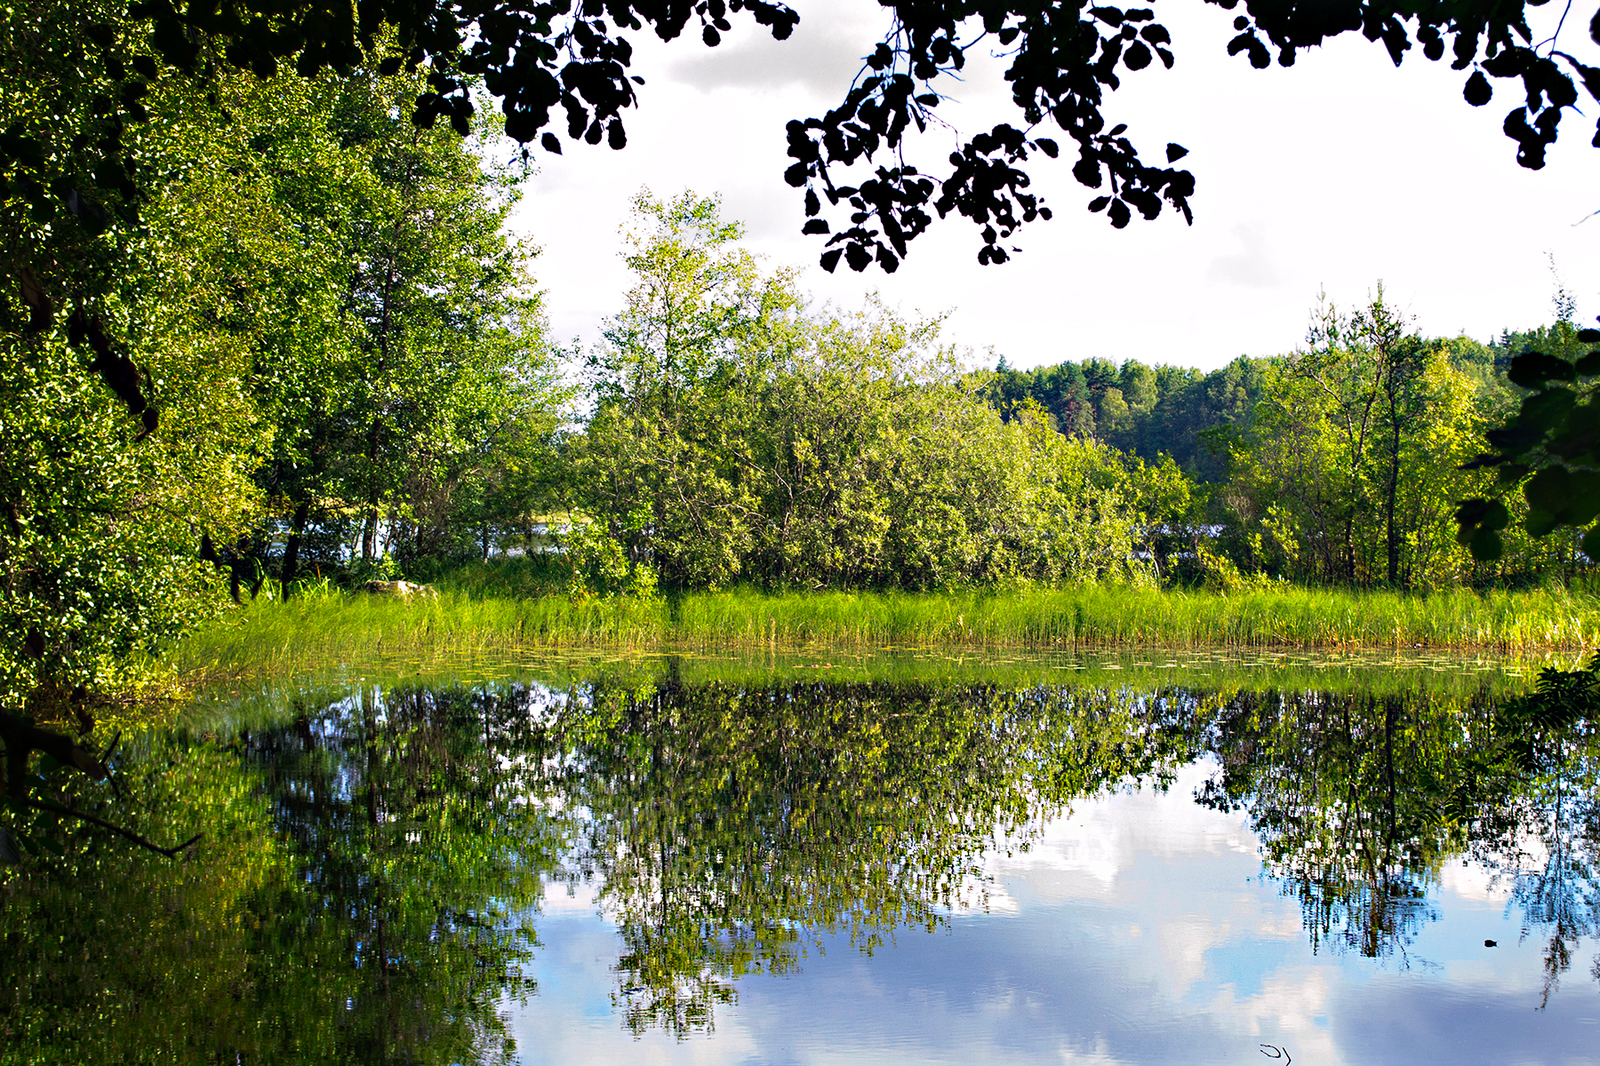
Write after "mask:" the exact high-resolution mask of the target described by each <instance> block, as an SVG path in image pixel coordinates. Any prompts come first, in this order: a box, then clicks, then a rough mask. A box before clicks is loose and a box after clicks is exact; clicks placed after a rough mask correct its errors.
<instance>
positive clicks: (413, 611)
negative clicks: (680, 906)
mask: <svg viewBox="0 0 1600 1066" xmlns="http://www.w3.org/2000/svg"><path fill="white" fill-rule="evenodd" d="M1597 644H1600V597H1595V596H1593V595H1590V594H1587V593H1573V592H1567V591H1564V590H1560V589H1539V590H1532V591H1527V592H1499V591H1496V592H1490V593H1486V594H1482V595H1480V594H1477V593H1473V592H1469V591H1455V592H1449V593H1442V594H1437V595H1432V596H1412V595H1405V594H1401V593H1391V592H1343V591H1333V590H1314V589H1286V590H1282V591H1268V592H1252V593H1245V594H1238V595H1221V594H1217V593H1210V592H1187V591H1175V590H1159V589H1144V588H1125V587H1115V586H1086V587H1081V588H1066V589H1024V590H1016V591H1007V592H971V593H928V594H913V593H792V594H781V595H765V594H761V593H756V592H750V591H733V592H716V593H704V594H698V595H690V596H685V597H682V598H680V599H677V600H672V601H669V600H665V599H629V598H619V599H611V600H590V601H587V602H583V603H573V602H572V601H570V600H569V599H567V598H566V597H563V596H548V595H547V596H536V597H526V598H515V597H497V596H493V595H486V594H484V593H483V592H482V591H475V592H467V591H460V590H451V589H449V588H446V590H445V591H444V592H443V593H442V594H441V595H440V596H439V598H438V599H430V600H418V601H414V602H410V603H404V602H400V601H397V600H392V599H385V598H379V597H371V596H366V595H362V594H357V595H344V594H341V593H337V592H328V591H323V592H313V593H309V594H306V595H304V596H301V597H299V598H296V599H294V600H291V601H289V602H288V603H270V602H262V603H257V604H254V605H252V606H250V607H247V608H245V609H243V610H240V611H237V612H234V613H232V614H230V615H228V616H226V617H224V618H223V619H222V620H220V621H219V622H217V623H216V624H214V625H212V626H210V627H208V628H206V629H204V630H202V631H201V632H199V633H196V634H193V635H192V636H190V637H189V638H188V639H186V640H185V641H183V642H182V643H181V644H179V645H178V646H177V647H175V648H173V649H171V650H170V652H169V654H168V656H167V662H168V664H169V665H170V666H173V667H176V669H177V670H178V671H179V672H180V674H183V675H185V676H191V677H204V676H208V675H239V674H261V675H272V676H282V675H284V674H285V673H292V672H295V671H298V670H302V669H310V668H312V667H313V666H316V667H319V668H320V667H326V666H328V665H330V664H333V665H336V664H361V663H365V662H374V663H375V662H380V661H381V662H388V663H418V664H422V663H425V662H438V661H443V660H483V659H494V658H504V659H508V660H511V659H516V658H519V657H521V658H526V657H528V656H530V655H536V654H537V653H539V652H541V651H549V650H552V649H561V648H580V647H582V648H597V649H612V650H620V651H627V650H630V649H631V650H635V651H643V650H650V649H659V648H664V647H670V648H678V649H683V650H688V651H702V652H705V651H717V650H726V651H739V652H745V653H749V652H754V651H757V650H760V649H766V650H768V651H772V650H777V649H807V648H813V649H815V648H826V649H884V648H945V649H951V650H957V651H963V652H966V651H971V652H994V651H999V650H1003V649H1007V648H1016V649H1042V650H1071V649H1082V648H1118V647H1122V648H1131V647H1164V648H1200V647H1224V648H1254V649H1264V648H1299V649H1328V650H1353V649H1374V650H1384V649H1386V650H1396V649H1437V650H1450V651H1457V652H1492V653H1496V654H1517V655H1530V654H1538V653H1545V652H1549V651H1554V650H1561V651H1568V652H1579V651H1582V650H1584V649H1588V648H1592V647H1594V646H1596V645H1597Z"/></svg>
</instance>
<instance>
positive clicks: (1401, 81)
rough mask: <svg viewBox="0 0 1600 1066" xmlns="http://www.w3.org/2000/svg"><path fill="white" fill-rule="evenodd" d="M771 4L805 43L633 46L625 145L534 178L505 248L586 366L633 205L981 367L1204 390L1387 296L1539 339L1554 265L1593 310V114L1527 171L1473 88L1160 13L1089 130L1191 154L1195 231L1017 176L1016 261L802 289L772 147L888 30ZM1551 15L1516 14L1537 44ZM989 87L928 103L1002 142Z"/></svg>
mask: <svg viewBox="0 0 1600 1066" xmlns="http://www.w3.org/2000/svg"><path fill="white" fill-rule="evenodd" d="M792 2H793V3H794V6H795V7H796V8H797V9H798V10H799V12H800V14H801V22H800V26H799V28H798V29H797V30H796V32H795V34H794V36H793V37H792V38H791V39H790V40H788V41H785V42H774V41H772V40H771V39H770V38H769V37H768V36H767V35H766V32H765V31H764V30H761V29H759V28H758V27H756V26H754V25H753V23H751V22H750V21H749V20H748V19H747V18H741V17H739V16H734V17H733V18H734V23H735V29H736V31H737V32H735V33H734V34H732V35H728V36H726V37H725V38H724V42H723V44H722V45H721V46H719V47H717V48H715V49H710V48H706V47H705V46H704V45H702V44H701V43H700V42H699V41H698V40H697V39H693V38H692V37H691V38H685V39H682V40H679V41H677V42H674V43H672V44H669V45H661V44H659V43H657V42H656V41H655V39H654V37H653V36H651V35H649V34H632V35H630V38H629V39H630V40H631V41H633V42H634V44H635V46H636V49H637V55H638V62H637V67H636V71H637V73H639V74H641V75H642V76H644V77H645V79H646V81H647V84H646V85H645V86H644V87H643V88H642V89H640V91H639V95H640V102H641V105H642V106H641V108H640V109H639V110H638V111H635V112H632V113H630V114H629V115H628V132H629V143H628V146H627V148H626V149H624V150H623V151H621V152H614V151H611V150H610V149H609V148H606V147H604V146H600V147H589V146H587V145H572V144H570V143H569V144H568V145H567V147H566V155H565V156H564V157H560V158H557V157H553V156H548V155H543V154H541V158H542V163H541V170H540V172H539V173H538V174H537V175H536V176H534V177H533V178H532V179H531V180H530V181H529V184H528V188H527V195H526V198H525V199H524V201H523V203H522V204H521V205H520V206H519V207H518V209H517V212H516V214H515V215H514V218H513V228H514V229H515V230H516V232H517V233H519V234H520V235H523V236H526V237H527V238H529V239H530V240H532V241H533V242H535V243H537V244H538V245H540V246H541V247H542V249H543V251H542V253H541V255H540V257H539V260H538V261H537V275H538V278H539V283H540V285H541V287H542V288H543V289H544V290H545V291H546V294H547V306H548V311H549V316H550V320H551V323H552V326H553V328H554V331H555V333H556V336H557V338H558V339H559V340H560V342H561V343H563V344H571V343H572V342H573V341H574V340H580V339H581V340H582V341H584V342H592V341H593V340H594V339H596V338H597V336H598V334H599V329H600V324H601V322H602V320H603V319H604V318H605V316H607V315H609V314H613V313H615V312H616V311H617V310H618V308H619V307H620V305H621V301H622V298H623V294H624V293H625V292H626V290H627V288H628V286H629V279H628V275H627V272H626V270H625V269H624V268H623V266H622V263H621V261H620V258H619V253H620V250H621V247H622V244H621V238H620V234H619V227H620V226H621V225H622V224H623V222H624V221H625V219H626V217H627V211H628V202H629V199H630V198H631V197H632V196H633V194H634V193H636V192H638V191H639V189H640V188H641V187H643V186H648V187H649V188H650V189H651V190H652V191H653V192H655V193H656V194H658V195H660V196H670V195H674V194H676V193H678V192H681V191H682V190H684V189H686V188H689V189H693V190H695V191H696V192H699V193H702V194H711V193H716V194H720V195H721V197H722V199H723V203H724V208H725V214H726V215H727V216H728V217H731V218H737V219H740V220H742V221H743V222H744V223H745V224H746V226H747V233H748V243H749V246H750V247H751V248H752V249H753V250H755V251H757V252H760V253H762V254H764V255H765V256H767V258H768V262H770V263H771V264H773V265H774V266H778V265H786V266H796V267H802V268H804V269H803V270H802V272H801V275H800V278H801V287H802V288H803V289H804V290H806V291H809V292H810V293H812V294H813V295H814V296H815V297H816V298H817V299H818V300H819V301H820V300H831V301H833V302H834V303H836V304H839V305H842V306H846V307H855V306H857V305H859V303H860V302H861V300H862V299H863V297H864V296H865V295H866V294H867V293H870V292H873V291H877V292H878V293H880V294H881V295H882V297H883V298H884V299H885V300H886V301H887V302H888V303H889V304H890V305H892V306H897V307H899V308H900V309H901V310H902V311H903V312H905V313H907V314H915V313H918V312H920V313H922V314H929V315H931V314H947V316H948V317H947V320H946V326H945V330H944V339H945V340H946V341H949V342H953V343H956V344H959V345H963V346H965V347H968V348H970V349H971V350H972V356H971V361H972V362H974V363H977V364H983V365H993V363H994V360H995V358H996V357H997V356H999V355H1004V356H1005V358H1006V359H1007V360H1008V361H1009V362H1010V363H1011V364H1012V365H1014V366H1033V365H1038V364H1043V363H1055V362H1060V361H1062V360H1065V359H1074V360H1076V359H1085V358H1088V357H1091V356H1100V357H1105V358H1111V359H1114V360H1118V361H1120V360H1123V359H1128V358H1137V359H1141V360H1144V361H1146V362H1152V363H1154V362H1166V363H1176V364H1182V365H1192V366H1199V367H1204V368H1207V369H1209V368H1213V367H1216V366H1219V365H1221V364H1223V363H1226V362H1227V361H1228V360H1230V359H1232V358H1234V357H1235V356H1238V355H1269V354H1273V353H1277V352H1282V351H1287V350H1290V349H1292V348H1293V347H1294V346H1295V345H1296V344H1298V343H1300V342H1301V341H1302V340H1303V338H1304V336H1305V330H1306V324H1307V322H1308V317H1309V312H1310V309H1311V307H1312V306H1313V304H1314V303H1315V302H1316V298H1317V294H1318V292H1319V291H1324V290H1325V291H1326V292H1327V294H1328V296H1329V297H1330V298H1331V299H1332V300H1334V301H1335V302H1336V303H1339V304H1345V305H1349V304H1353V303H1356V302H1359V301H1361V300H1363V299H1365V298H1366V297H1367V295H1368V293H1369V292H1370V291H1371V290H1372V288H1373V286H1374V285H1375V283H1376V282H1378V281H1379V280H1380V279H1381V280H1382V281H1383V282H1384V284H1385V288H1386V290H1387V292H1388V295H1389V297H1390V299H1391V300H1392V301H1393V302H1395V303H1397V304H1398V305H1399V306H1400V307H1402V308H1403V309H1404V310H1406V311H1407V312H1409V314H1411V315H1412V316H1414V318H1415V323H1416V326H1417V328H1419V329H1421V330H1422V331H1423V332H1424V333H1427V334H1452V335H1453V334H1456V333H1459V332H1465V333H1467V334H1468V335H1470V336H1473V337H1476V338H1478V339H1480V340H1487V339H1489V338H1490V337H1492V336H1494V335H1496V334H1498V332H1499V331H1500V330H1501V329H1502V328H1508V327H1509V328H1513V329H1517V328H1527V327H1529V326H1532V325H1536V324H1541V323H1545V322H1548V321H1549V320H1550V319H1551V318H1552V310H1551V308H1552V299H1551V298H1552V294H1553V291H1554V287H1555V282H1554V280H1553V278H1552V275H1551V270H1550V264H1549V259H1550V257H1553V258H1554V262H1555V265H1556V267H1557V269H1558V270H1559V272H1560V275H1561V278H1562V280H1563V282H1564V283H1565V285H1566V287H1567V289H1568V290H1569V291H1570V292H1571V293H1572V295H1573V296H1575V297H1576V299H1577V301H1578V310H1579V315H1580V316H1581V317H1582V318H1584V319H1585V320H1588V319H1592V318H1593V316H1594V315H1595V314H1596V313H1597V312H1600V256H1597V255H1595V254H1594V249H1595V247H1596V245H1597V244H1600V218H1597V219H1595V220H1593V221H1591V222H1587V223H1585V224H1583V225H1575V223H1577V222H1579V220H1580V219H1583V218H1584V217H1585V216H1587V215H1588V214H1589V213H1590V212H1593V211H1595V210H1597V209H1600V181H1597V180H1596V178H1597V177H1600V150H1597V149H1594V148H1591V147H1589V141H1590V139H1591V138H1592V137H1593V136H1594V121H1595V120H1594V116H1592V115H1590V116H1588V117H1584V116H1580V115H1576V114H1572V113H1570V112H1569V114H1568V115H1567V116H1566V118H1565V120H1564V122H1563V129H1562V137H1561V141H1560V143H1558V144H1557V146H1556V147H1555V149H1554V150H1553V151H1552V152H1551V154H1550V162H1549V164H1548V165H1547V166H1546V167H1545V169H1544V170H1542V171H1527V170H1523V169H1522V168H1520V167H1518V166H1517V164H1516V161H1515V151H1516V146H1515V144H1514V143H1513V142H1512V141H1510V140H1509V139H1507V138H1506V137H1505V136H1504V135H1503V134H1502V133H1501V132H1500V124H1501V122H1502V121H1503V119H1504V117H1505V113H1506V111H1507V110H1508V109H1509V108H1510V107H1511V106H1512V102H1513V94H1512V93H1511V91H1510V89H1511V86H1510V85H1509V84H1506V83H1501V82H1498V81H1497V82H1496V83H1495V85H1496V94H1495V98H1494V100H1493V101H1492V102H1491V103H1490V104H1489V105H1488V106H1486V107H1483V108H1472V107H1469V106H1468V105H1467V104H1466V103H1465V102H1464V101H1463V100H1462V98H1461V88H1462V85H1463V84H1464V82H1465V80H1466V72H1456V71H1452V70H1450V69H1449V67H1448V64H1447V63H1444V62H1440V63H1429V62H1428V61H1426V60H1425V59H1423V58H1422V56H1421V54H1420V50H1413V52H1412V53H1410V55H1409V56H1408V58H1407V60H1406V63H1405V65H1404V66H1403V67H1401V68H1400V69H1398V70H1397V69H1396V68H1394V67H1393V66H1392V64H1391V63H1390V62H1389V60H1388V57H1387V54H1386V53H1385V51H1384V50H1383V49H1382V48H1381V47H1380V46H1378V45H1373V44H1370V43H1368V42H1367V41H1365V40H1363V39H1361V38H1360V37H1359V35H1346V36H1345V37H1344V38H1340V39H1338V40H1336V41H1335V42H1333V44H1332V45H1330V46H1329V47H1326V48H1323V49H1319V50H1316V51H1313V52H1312V53H1310V54H1304V53H1303V54H1302V56H1301V58H1300V60H1299V61H1298V62H1297V64H1296V65H1295V66H1294V67H1293V68H1291V69H1288V70H1282V69H1279V68H1277V67H1273V68H1271V69H1269V70H1266V71H1258V70H1254V69H1252V68H1251V67H1250V65H1249V63H1248V61H1247V60H1246V59H1245V58H1244V57H1243V56H1237V57H1229V56H1228V55H1227V54H1226V44H1227V41H1228V39H1229V38H1230V37H1231V36H1232V31H1231V28H1230V25H1229V22H1230V20H1231V18H1232V15H1233V13H1231V12H1227V11H1223V10H1220V9H1218V8H1215V7H1212V6H1210V5H1206V4H1202V3H1200V2H1199V0H1181V2H1174V0H1166V2H1164V3H1159V4H1156V5H1155V10H1156V15H1157V18H1158V20H1159V21H1161V22H1163V23H1164V24H1165V25H1166V26H1167V27H1168V28H1169V29H1170V30H1171V31H1172V35H1173V38H1174V51H1175V52H1176V54H1177V64H1176V65H1175V66H1174V68H1173V69H1172V70H1171V71H1165V70H1162V69H1161V68H1160V65H1159V64H1155V65H1153V66H1152V67H1150V68H1147V69H1145V70H1144V71H1141V72H1138V73H1137V74H1127V73H1125V75H1124V81H1123V87H1122V88H1121V89H1120V90H1118V91H1117V92H1115V93H1112V94H1111V95H1110V98H1109V99H1108V102H1107V105H1106V108H1105V111H1106V114H1107V116H1108V118H1109V119H1110V120H1111V121H1113V122H1126V123H1128V124H1129V127H1130V129H1129V136H1130V137H1132V138H1133V139H1134V142H1135V144H1137V145H1138V146H1139V147H1140V148H1141V150H1142V152H1143V154H1144V155H1145V157H1146V158H1148V159H1150V160H1152V161H1158V160H1160V159H1161V158H1162V156H1161V149H1162V147H1163V146H1164V145H1165V144H1166V143H1167V142H1168V141H1176V142H1178V143H1180V144H1182V145H1184V146H1185V147H1187V148H1188V149H1189V150H1190V155H1189V156H1188V157H1187V158H1185V159H1184V160H1183V163H1182V165H1183V166H1186V167H1188V168H1189V169H1190V170H1191V171H1192V172H1193V173H1194V174H1195V177H1196V179H1197V186H1198V187H1197V192H1196V195H1195V197H1194V199H1193V201H1192V202H1193V206H1194V211H1195V222H1194V225H1193V226H1185V225H1184V223H1183V220H1182V218H1181V216H1178V215H1176V214H1174V213H1172V212H1170V211H1169V212H1164V213H1163V215H1162V217H1161V218H1159V219H1158V220H1156V221H1155V222H1145V221H1143V220H1142V219H1140V218H1138V217H1137V215H1136V216H1135V219H1134V221H1133V223H1132V224H1131V225H1130V226H1129V227H1128V228H1127V229H1125V230H1121V231H1118V230H1113V229H1112V228H1111V227H1110V225H1109V224H1108V223H1107V222H1106V221H1105V218H1104V216H1101V215H1091V214H1089V213H1088V212H1087V211H1086V210H1085V205H1086V204H1087V202H1088V201H1089V200H1090V199H1091V198H1092V197H1093V196H1094V195H1095V193H1094V192H1092V191H1090V190H1089V189H1087V188H1085V187H1083V186H1081V185H1078V184H1077V183H1076V182H1075V181H1074V180H1073V178H1072V176H1071V174H1070V173H1069V169H1068V167H1069V164H1065V163H1063V162H1060V161H1056V162H1051V161H1048V160H1044V159H1042V158H1040V159H1038V160H1037V163H1036V165H1034V166H1032V168H1031V170H1030V173H1031V174H1032V176H1033V178H1034V182H1035V188H1036V190H1037V191H1038V192H1040V193H1041V194H1042V195H1043V196H1044V197H1045V200H1046V202H1047V203H1048V204H1049V205H1050V206H1051V207H1053V208H1054V210H1055V212H1056V217H1055V218H1054V220H1052V221H1049V222H1036V223H1033V224H1031V225H1029V226H1025V227H1024V228H1023V230H1022V231H1021V232H1020V233H1019V234H1018V236H1017V238H1016V239H1015V240H1014V241H1013V243H1014V244H1017V245H1020V247H1021V248H1022V249H1023V251H1022V254H1021V255H1018V256H1016V257H1014V258H1013V260H1012V261H1011V262H1010V263H1007V264H1003V265H1000V266H987V267H986V266H979V265H978V262H977V251H978V247H979V240H978V236H977V234H976V232H975V230H974V228H973V226H972V225H971V223H969V222H967V221H966V220H964V219H960V218H950V219H946V220H943V221H942V222H939V223H936V224H935V226H934V228H933V230H932V231H931V232H930V233H928V234H927V235H925V236H924V237H922V238H921V239H919V240H918V241H916V242H915V243H913V245H912V246H911V253H910V258H909V260H908V261H907V262H906V263H905V264H904V265H903V266H902V267H901V269H900V270H899V271H898V272H897V273H896V274H894V275H885V274H883V273H882V272H881V271H879V270H877V269H876V268H873V269H872V270H870V271H869V272H867V273H865V274H852V273H850V272H849V271H848V270H847V269H845V268H844V267H843V266H841V267H840V268H839V272H838V274H837V275H835V276H830V275H828V274H826V273H825V272H823V271H822V269H821V268H820V267H818V266H816V265H815V264H816V260H817V256H818V255H819V253H820V251H821V248H822V240H820V239H818V238H803V237H801V236H800V226H801V223H802V222H803V221H804V216H803V212H802V202H801V196H800V193H799V191H798V190H795V189H791V188H790V187H789V186H787V185H786V184H785V183H784V181H783V176H782V175H783V170H784V168H785V166H787V163H788V160H787V159H786V157H785V155H784V123H785V122H786V121H788V120H789V119H791V118H805V117H809V116H813V115H820V114H822V113H823V112H824V111H825V110H827V108H829V107H830V106H833V105H834V104H836V103H837V102H838V101H839V100H840V99H841V98H842V97H843V95H844V92H845V90H846V88H847V87H848V85H849V82H850V79H851V77H852V76H853V75H854V73H855V72H856V71H857V70H858V69H859V67H860V57H861V56H862V55H863V54H865V53H866V52H868V51H870V50H871V46H872V45H873V43H874V42H875V41H876V40H877V39H878V38H879V37H880V36H881V26H882V23H883V17H882V14H881V9H879V8H878V7H877V6H876V5H875V4H873V3H871V2H870V0H792ZM1559 7H1560V5H1549V6H1548V8H1546V9H1537V12H1536V13H1539V14H1541V15H1549V16H1550V17H1551V18H1552V20H1553V19H1554V18H1555V17H1559V15H1560V11H1559ZM1552 24H1553V22H1552ZM1586 29H1587V27H1586V26H1585V25H1584V21H1583V20H1582V19H1577V18H1573V19H1569V21H1568V25H1567V27H1566V29H1565V30H1564V32H1563V36H1562V40H1561V44H1562V47H1563V48H1565V49H1566V50H1569V51H1572V52H1574V53H1576V54H1577V55H1579V57H1580V58H1583V59H1584V60H1585V61H1586V62H1590V63H1595V62H1600V49H1596V48H1595V46H1594V45H1593V44H1592V43H1591V42H1589V41H1588V39H1587V35H1586V33H1585V30H1586ZM1002 70H1003V64H1002V63H1000V62H997V61H994V60H992V59H989V58H987V57H982V58H981V60H980V62H978V63H976V64H969V75H968V77H967V78H966V80H965V81H964V82H963V83H959V84H952V85H950V86H948V87H947V89H946V91H947V92H949V93H950V95H952V96H953V97H956V98H957V99H958V101H959V103H958V104H956V105H954V106H949V107H948V109H947V110H946V109H945V108H941V111H944V112H945V117H946V118H947V119H948V120H949V121H951V122H952V123H955V124H957V125H958V126H959V127H960V128H962V129H964V130H966V131H968V132H971V131H973V130H976V129H981V128H987V126H988V125H991V124H992V123H993V122H995V121H998V120H1009V119H1010V118H1011V116H1012V115H1014V114H1015V112H1014V111H1012V110H1011V109H1010V105H1009V99H1008V97H1007V96H1006V93H1005V83H1004V82H1003V81H1002V80H1001V78H1000V76H999V75H1000V72H1001V71H1002ZM955 143H956V142H955V135H954V134H953V133H950V132H930V133H929V134H928V135H926V136H925V137H924V138H923V139H922V140H921V141H920V142H918V143H916V144H915V145H914V146H913V147H912V149H911V152H910V154H911V156H912V157H913V162H916V161H918V160H921V161H923V163H924V169H925V170H932V169H935V168H936V166H937V164H938V163H939V162H940V161H941V160H942V159H943V158H944V156H945V155H947V154H948V152H949V151H950V149H951V148H952V147H953V146H954V145H955ZM1030 162H1033V161H1030Z"/></svg>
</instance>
